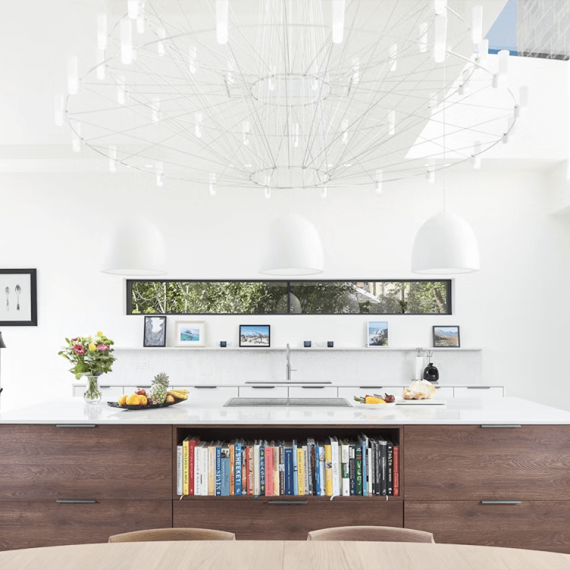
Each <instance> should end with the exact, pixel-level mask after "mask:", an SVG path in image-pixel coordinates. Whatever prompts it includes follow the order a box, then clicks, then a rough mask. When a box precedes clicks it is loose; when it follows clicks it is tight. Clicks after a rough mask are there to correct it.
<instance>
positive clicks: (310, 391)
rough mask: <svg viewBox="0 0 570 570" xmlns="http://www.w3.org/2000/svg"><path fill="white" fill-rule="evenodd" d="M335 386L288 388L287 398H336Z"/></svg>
mask: <svg viewBox="0 0 570 570" xmlns="http://www.w3.org/2000/svg"><path fill="white" fill-rule="evenodd" d="M337 390H338V388H337V387H336V386H289V398H336V397H337V395H338V391H337Z"/></svg>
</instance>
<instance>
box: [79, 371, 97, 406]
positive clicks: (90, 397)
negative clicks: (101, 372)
mask: <svg viewBox="0 0 570 570" xmlns="http://www.w3.org/2000/svg"><path fill="white" fill-rule="evenodd" d="M85 378H86V380H87V390H85V393H84V394H83V399H84V400H85V402H86V403H87V404H89V405H93V406H96V405H97V404H99V403H100V402H101V391H100V390H99V383H98V378H99V377H98V376H86V377H85Z"/></svg>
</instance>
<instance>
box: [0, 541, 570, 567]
mask: <svg viewBox="0 0 570 570" xmlns="http://www.w3.org/2000/svg"><path fill="white" fill-rule="evenodd" d="M0 569H1V570H40V569H41V570H111V569H112V570H190V569H191V570H388V569H389V570H570V554H560V553H557V552H542V551H537V550H520V549H514V548H498V547H491V546H467V545H457V544H419V543H404V542H325V541H322V542H320V541H265V540H264V541H261V540H260V541H255V540H249V541H248V540H244V541H185V542H130V543H113V544H82V545H72V546H52V547H48V548H29V549H25V550H10V551H5V552H0Z"/></svg>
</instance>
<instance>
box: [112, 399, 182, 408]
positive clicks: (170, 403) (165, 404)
mask: <svg viewBox="0 0 570 570" xmlns="http://www.w3.org/2000/svg"><path fill="white" fill-rule="evenodd" d="M184 401H185V400H179V401H177V402H165V403H164V404H147V405H146V406H129V405H128V404H123V405H121V404H118V403H117V402H107V405H108V406H111V408H119V409H121V410H152V409H153V408H168V407H169V406H174V404H180V402H184Z"/></svg>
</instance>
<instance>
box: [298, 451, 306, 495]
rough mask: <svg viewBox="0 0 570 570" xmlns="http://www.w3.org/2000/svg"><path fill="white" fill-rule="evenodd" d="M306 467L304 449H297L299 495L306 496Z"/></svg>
mask: <svg viewBox="0 0 570 570" xmlns="http://www.w3.org/2000/svg"><path fill="white" fill-rule="evenodd" d="M304 481H305V465H304V463H303V448H302V447H298V448H297V495H304V494H305V483H304Z"/></svg>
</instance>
